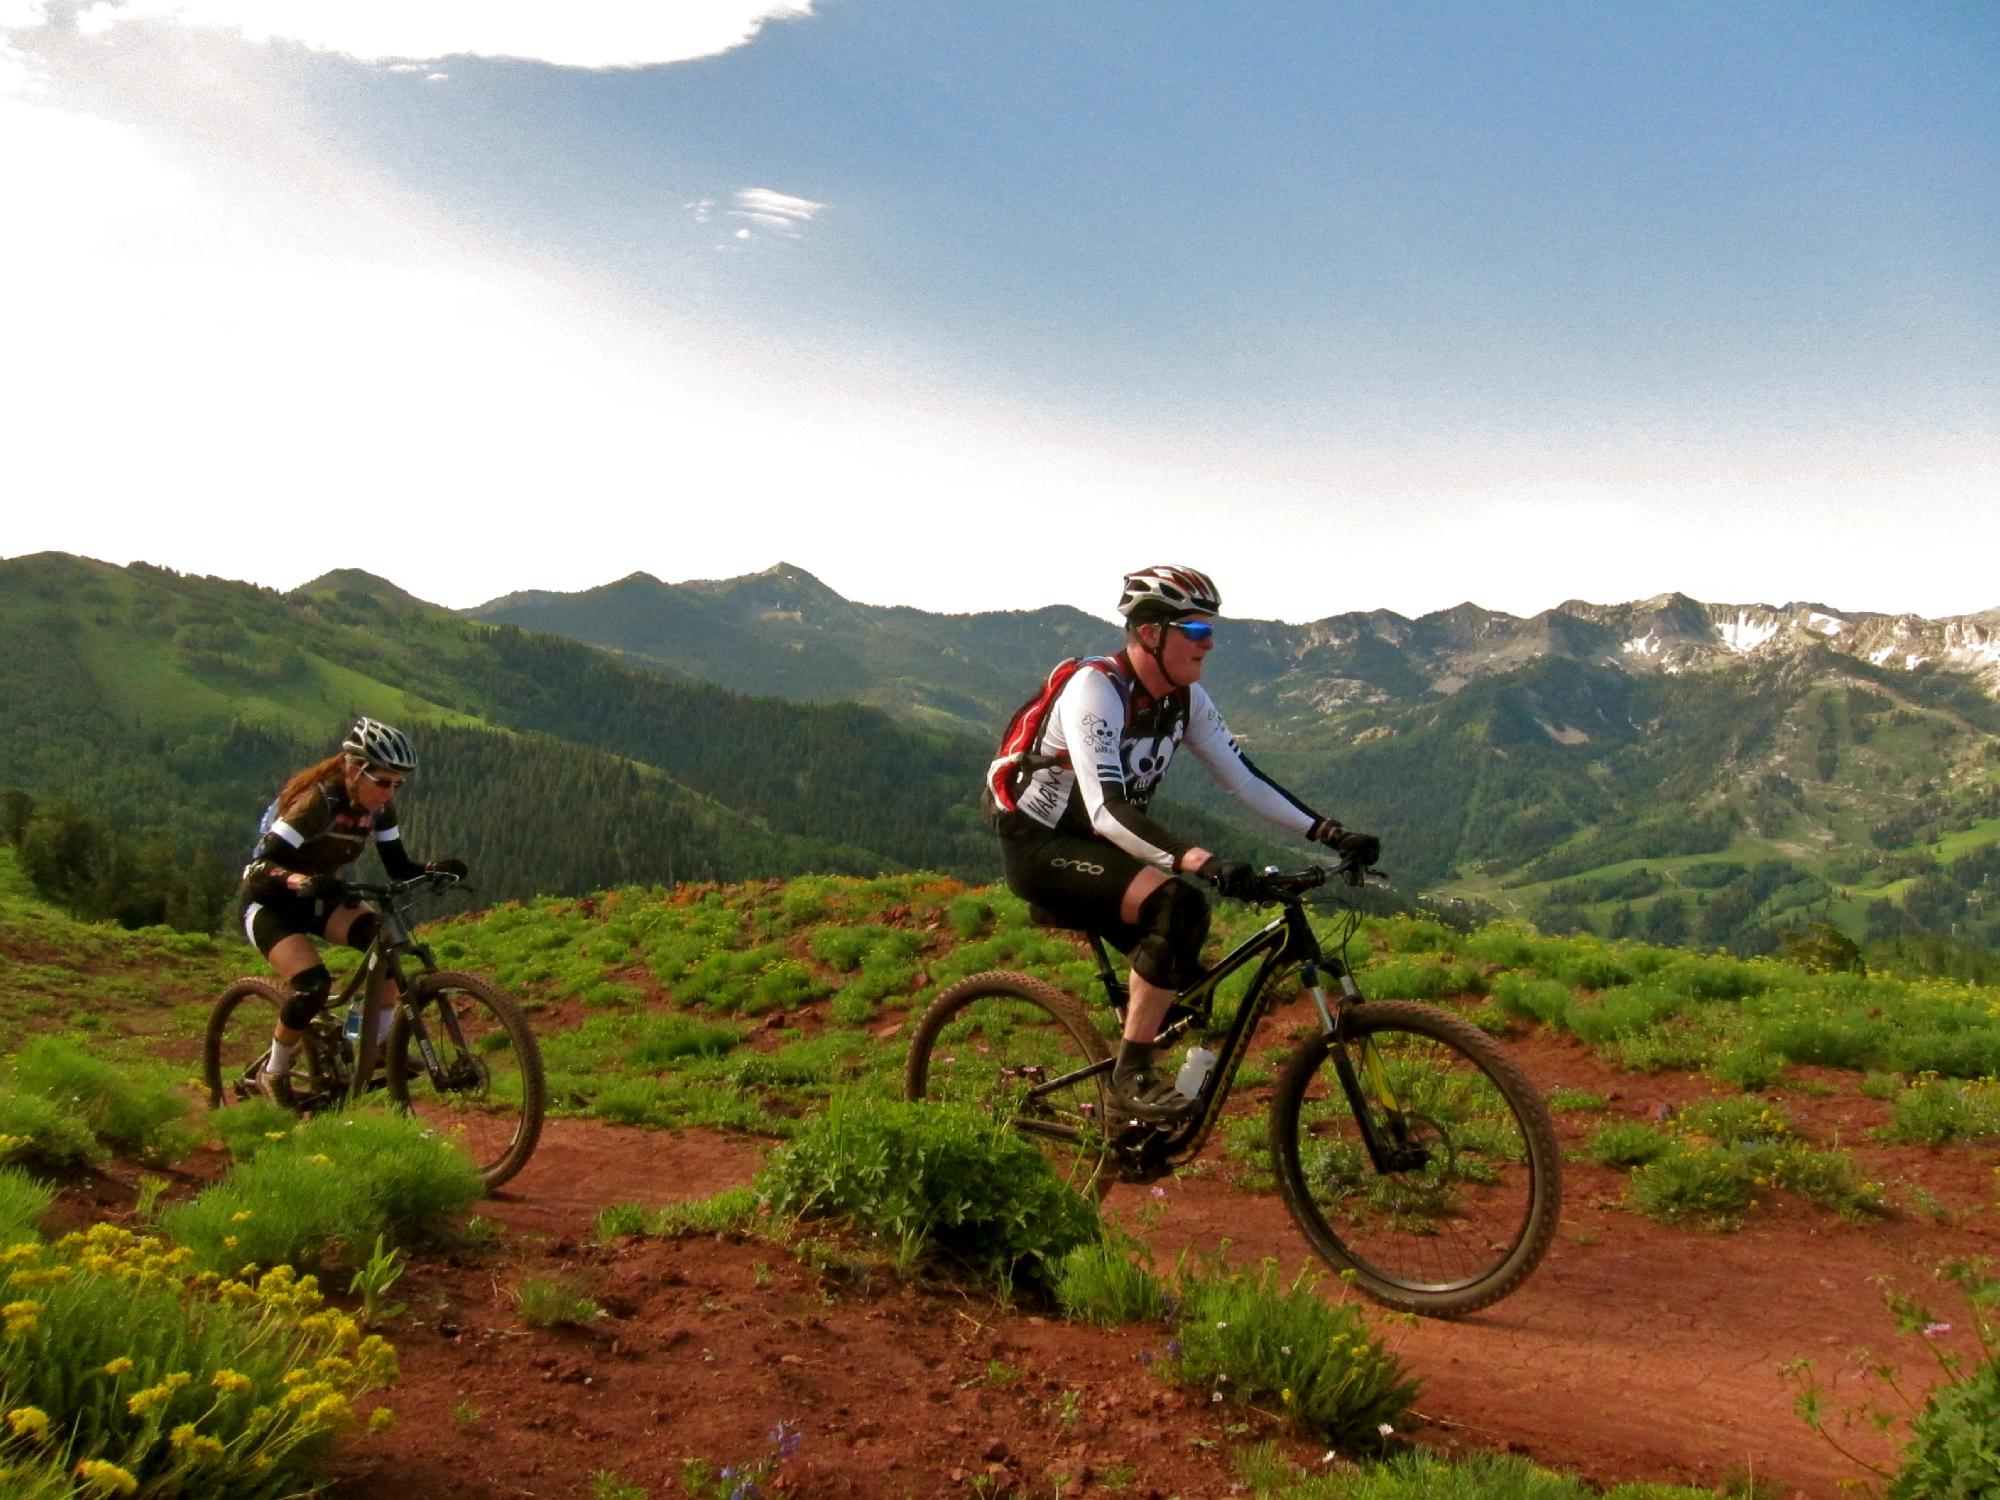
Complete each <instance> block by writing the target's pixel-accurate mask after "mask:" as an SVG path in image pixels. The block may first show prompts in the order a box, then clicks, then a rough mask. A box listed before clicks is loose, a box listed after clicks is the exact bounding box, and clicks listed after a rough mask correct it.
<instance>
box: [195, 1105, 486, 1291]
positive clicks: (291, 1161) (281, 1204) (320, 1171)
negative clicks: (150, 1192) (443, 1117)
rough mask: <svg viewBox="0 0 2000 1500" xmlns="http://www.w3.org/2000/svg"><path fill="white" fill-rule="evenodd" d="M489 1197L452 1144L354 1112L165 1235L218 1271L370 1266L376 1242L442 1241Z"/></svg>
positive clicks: (278, 1146)
mask: <svg viewBox="0 0 2000 1500" xmlns="http://www.w3.org/2000/svg"><path fill="white" fill-rule="evenodd" d="M482 1191H483V1190H482V1188H481V1185H480V1182H479V1178H478V1175H477V1173H475V1172H474V1171H473V1169H472V1164H471V1163H470V1162H469V1161H467V1160H466V1158H465V1156H464V1155H463V1153H461V1152H460V1151H458V1150H457V1148H455V1147H453V1146H452V1145H450V1144H449V1143H448V1142H446V1141H444V1140H442V1139H440V1138H437V1137H435V1136H432V1135H430V1134H429V1132H426V1131H424V1130H423V1129H422V1128H421V1127H420V1126H419V1125H418V1124H417V1123H416V1122H415V1121H414V1120H412V1119H409V1118H407V1117H405V1116H402V1115H398V1114H393V1113H388V1112H385V1111H379V1110H373V1109H358V1110H354V1111H352V1112H349V1113H343V1114H326V1115H320V1116H317V1117H315V1118H314V1119H311V1120H308V1121H306V1122H304V1123H303V1124H297V1125H295V1126H294V1127H293V1128H291V1129H290V1130H288V1131H287V1132H285V1133H284V1134H283V1135H282V1136H281V1137H280V1139H278V1140H276V1141H271V1142H269V1143H268V1144H266V1145H264V1146H263V1147H262V1148H261V1149H259V1150H258V1151H257V1152H256V1154H255V1155H254V1156H253V1157H251V1158H250V1159H249V1160H246V1161H240V1162H239V1163H238V1164H237V1165H236V1166H234V1167H232V1168H231V1169H230V1171H229V1173H228V1175H227V1176H225V1177H224V1178H223V1179H222V1181H220V1182H218V1183H217V1184H216V1185H215V1186H213V1187H211V1188H208V1189H207V1190H205V1191H204V1192H203V1193H202V1194H201V1195H200V1196H199V1197H197V1198H195V1199H194V1200H193V1201H192V1202H189V1203H184V1204H179V1205H176V1206H175V1207H173V1208H170V1209H168V1210H167V1211H166V1212H165V1213H164V1214H162V1215H161V1216H160V1225H161V1227H162V1228H163V1229H164V1230H165V1231H166V1232H167V1234H168V1235H170V1236H171V1237H172V1238H173V1239H174V1240H175V1241H176V1242H178V1243H179V1244H182V1245H184V1246H187V1247H188V1248H189V1249H190V1250H191V1251H192V1252H193V1254H194V1256H195V1259H196V1261H197V1263H199V1264H200V1265H203V1266H205V1267H207V1268H209V1269H211V1270H215V1271H228V1270H233V1269H235V1268H236V1267H239V1266H242V1265H243V1264H245V1263H246V1262H254V1263H256V1264H258V1265H264V1266H275V1265H280V1264H284V1265H297V1266H315V1267H326V1266H332V1265H338V1264H343V1263H347V1262H354V1261H355V1258H356V1257H365V1256H366V1254H367V1249H368V1246H369V1245H371V1244H373V1243H374V1242H375V1241H376V1239H377V1237H378V1236H379V1237H381V1238H382V1239H383V1240H384V1241H385V1242H386V1243H388V1244H395V1245H403V1246H407V1245H411V1244H416V1243H421V1242H423V1241H425V1240H427V1239H434V1238H436V1237H437V1236H438V1235H440V1234H441V1233H442V1232H443V1231H444V1230H445V1229H447V1228H448V1227H449V1226H450V1225H451V1224H452V1223H453V1222H454V1221H455V1220H456V1219H457V1217H458V1216H459V1215H460V1214H462V1213H463V1212H464V1211H465V1210H466V1209H467V1208H468V1207H470V1206H471V1204H472V1203H473V1202H475V1201H476V1200H477V1199H478V1198H479V1197H480V1196H481V1194H482Z"/></svg>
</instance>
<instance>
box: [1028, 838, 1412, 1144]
mask: <svg viewBox="0 0 2000 1500" xmlns="http://www.w3.org/2000/svg"><path fill="white" fill-rule="evenodd" d="M1337 873H1338V872H1337ZM1323 878H1324V876H1323V873H1322V872H1320V871H1314V872H1313V873H1312V884H1318V883H1320V881H1321V880H1322V879H1323ZM1309 888H1310V886H1308V885H1304V884H1301V888H1300V889H1298V890H1293V891H1289V892H1287V893H1286V894H1285V895H1284V896H1283V897H1282V898H1281V899H1282V900H1283V902H1284V906H1283V910H1281V911H1280V912H1279V913H1278V915H1277V916H1275V917H1273V918H1272V919H1271V921H1270V922H1268V923H1266V924H1265V925H1264V926H1263V927H1261V928H1259V929H1258V930H1257V931H1256V932H1254V933H1252V934H1251V935H1250V936H1249V937H1247V938H1245V939H1244V940H1243V941H1242V942H1241V943H1239V944H1237V946H1236V947H1235V948H1233V949H1232V950H1231V951H1230V952H1228V953H1227V954H1225V955H1224V956H1223V957H1222V958H1221V959H1219V960H1217V962H1216V963H1215V964H1214V965H1212V966H1211V967H1210V968H1208V969H1207V970H1205V971H1204V972H1203V973H1202V975H1201V977H1200V978H1199V979H1197V980H1196V981H1195V982H1194V983H1193V984H1191V985H1189V986H1188V988H1187V989H1186V990H1184V991H1182V993H1181V995H1180V997H1179V999H1178V1000H1177V1001H1176V1002H1175V1004H1174V1007H1173V1009H1172V1010H1170V1011H1169V1012H1168V1013H1167V1021H1166V1024H1164V1025H1163V1026H1162V1027H1161V1029H1160V1035H1159V1039H1158V1045H1162V1046H1164V1045H1166V1044H1170V1043H1172V1042H1174V1041H1176V1040H1178V1039H1179V1038H1180V1037H1182V1036H1184V1035H1185V1034H1186V1033H1187V1031H1188V1030H1189V1028H1190V1027H1192V1026H1193V1024H1194V1023H1195V1021H1197V1020H1202V1021H1206V1020H1207V1019H1208V1018H1209V1017H1210V1016H1212V1015H1213V1014H1214V1008H1215V995H1216V991H1217V990H1218V989H1219V988H1220V986H1221V984H1222V982H1223V981H1224V980H1226V979H1228V978H1229V977H1230V976H1231V975H1233V974H1235V973H1237V972H1238V971H1239V970H1241V969H1242V968H1244V967H1245V966H1246V965H1248V964H1250V963H1252V962H1255V961H1259V960H1261V962H1260V963H1259V967H1258V969H1257V972H1256V973H1255V974H1254V975H1253V976H1252V977H1251V980H1250V987H1249V989H1248V990H1246V991H1245V992H1244V996H1243V1001H1242V1003H1241V1004H1240V1005H1239V1006H1237V1008H1236V1014H1235V1016H1234V1017H1233V1018H1232V1019H1231V1020H1230V1023H1229V1029H1228V1030H1227V1031H1226V1032H1224V1033H1223V1036H1222V1039H1221V1041H1220V1043H1219V1045H1218V1046H1217V1049H1216V1060H1215V1066H1214V1067H1213V1068H1211V1069H1210V1070H1209V1075H1208V1077H1207V1078H1205V1079H1204V1080H1203V1081H1202V1086H1201V1091H1200V1093H1199V1094H1198V1095H1197V1097H1198V1098H1199V1099H1200V1100H1201V1107H1200V1109H1198V1110H1197V1111H1196V1112H1195V1113H1194V1115H1193V1116H1192V1117H1190V1118H1189V1119H1187V1120H1183V1121H1178V1122H1175V1123H1173V1124H1170V1125H1143V1124H1135V1125H1134V1126H1133V1127H1131V1128H1130V1129H1127V1130H1125V1131H1123V1132H1121V1133H1120V1135H1119V1137H1118V1139H1117V1141H1116V1147H1117V1154H1118V1157H1119V1159H1120V1161H1121V1163H1122V1165H1123V1166H1124V1167H1125V1169H1126V1172H1127V1174H1128V1175H1130V1176H1134V1177H1136V1178H1137V1179H1138V1180H1141V1181H1148V1180H1151V1179H1152V1178H1154V1177H1158V1176H1161V1175H1163V1174H1164V1173H1166V1172H1168V1171H1171V1170H1172V1169H1173V1168H1174V1167H1176V1166H1178V1165H1179V1164H1180V1163H1182V1162H1184V1161H1187V1160H1189V1159H1190V1158H1192V1157H1193V1156H1195V1155H1196V1154H1198V1153H1199V1152H1200V1150H1201V1148H1202V1147H1203V1146H1204V1145H1205V1144H1206V1143H1207V1141H1208V1137H1209V1135H1210V1134H1211V1133H1212V1132H1213V1130H1214V1129H1215V1124H1216V1122H1217V1121H1218V1120H1219V1119H1220V1118H1221V1116H1222V1106H1223V1104H1224V1102H1225V1101H1226V1100H1227V1099H1228V1097H1229V1092H1230V1090H1231V1088H1233V1087H1234V1085H1235V1081H1236V1073H1237V1070H1238V1069H1239V1068H1240V1067H1242V1065H1243V1061H1244V1059H1245V1058H1246V1057H1248V1056H1249V1053H1250V1041H1251V1038H1252V1037H1253V1036H1254V1035H1255V1034H1256V1031H1257V1028H1258V1026H1259V1024H1261V1022H1262V1021H1263V1019H1264V1017H1265V1015H1266V1014H1268V1013H1269V1011H1270V1010H1271V1008H1272V1006H1273V1005H1274V1004H1275V1003H1276V996H1277V993H1278V982H1279V981H1280V980H1281V979H1282V978H1284V977H1285V976H1286V975H1287V974H1288V973H1289V972H1290V971H1292V970H1293V969H1296V970H1297V971H1298V974H1299V978H1300V981H1301V983H1302V984H1303V985H1304V987H1305V990H1306V992H1307V993H1308V994H1309V995H1311V996H1312V1000H1313V1005H1314V1007H1315V1008H1316V1009H1317V1010H1318V1012H1319V1018H1320V1024H1321V1025H1322V1026H1323V1027H1324V1028H1325V1031H1326V1034H1327V1036H1328V1037H1329V1038H1331V1039H1332V1040H1333V1042H1334V1044H1335V1046H1334V1050H1333V1061H1334V1070H1335V1073H1336V1075H1337V1076H1338V1078H1339V1079H1340V1084H1341V1088H1342V1091H1343V1092H1344V1093H1345V1094H1346V1096H1347V1102H1348V1107H1349V1108H1350V1109H1351V1110H1352V1111H1353V1112H1354V1118H1355V1121H1356V1123H1357V1125H1358V1126H1359V1128H1360V1131H1361V1135H1362V1138H1363V1140H1364V1142H1365V1143H1366V1145H1367V1149H1368V1153H1369V1156H1370V1157H1371V1158H1372V1159H1373V1160H1374V1163H1375V1166H1376V1169H1377V1170H1378V1171H1385V1172H1386V1171H1400V1170H1408V1169H1411V1168H1414V1167H1420V1166H1422V1165H1423V1164H1424V1161H1425V1159H1426V1158H1425V1155H1424V1152H1423V1150H1422V1148H1421V1147H1417V1146H1413V1145H1412V1144H1411V1143H1410V1141H1409V1140H1408V1138H1407V1134H1406V1131H1405V1130H1404V1128H1403V1122H1402V1113H1401V1109H1400V1106H1399V1104H1398V1102H1397V1100H1396V1097H1395V1092H1394V1090H1393V1089H1392V1088H1391V1086H1390V1084H1389V1080H1388V1078H1387V1076H1386V1075H1385V1074H1384V1073H1383V1071H1382V1066H1381V1062H1380V1060H1379V1059H1378V1058H1377V1057H1376V1056H1375V1054H1374V1050H1373V1049H1372V1048H1369V1049H1367V1050H1366V1051H1365V1053H1364V1055H1363V1062H1362V1068H1361V1070H1359V1071H1357V1070H1356V1068H1355V1066H1354V1060H1353V1058H1352V1057H1351V1056H1350V1055H1349V1054H1348V1050H1347V1048H1346V1047H1345V1046H1344V1045H1341V1042H1342V1040H1343V1038H1342V1035H1341V1030H1342V1028H1341V1018H1342V1016H1343V1015H1344V1014H1345V1012H1346V1008H1347V1007H1348V1006H1350V1005H1358V1004H1361V1003H1363V999H1362V995H1361V991H1360V989H1359V988H1358V987H1357V986H1356V985H1355V983H1354V976H1353V974H1352V972H1351V971H1350V970H1349V969H1348V966H1347V962H1346V960H1345V958H1344V957H1342V956H1339V955H1333V956H1329V955H1327V954H1326V953H1324V952H1323V951H1322V949H1321V946H1320V941H1319V934H1318V933H1316V932H1314V931H1313V928H1312V924H1311V922H1310V921H1309V920H1308V919H1307V917H1306V912H1305V903H1304V901H1303V900H1302V899H1301V898H1302V896H1303V892H1304V890H1305V889H1309ZM1085 936H1086V937H1088V938H1089V941H1090V947H1091V951H1092V953H1093V954H1094V955H1095V957H1096V959H1097V968H1098V977H1099V978H1100V980H1101V981H1102V982H1103V984H1104V987H1105V992H1106V994H1107V995H1108V996H1109V997H1110V998H1111V1001H1112V1004H1113V1006H1114V1008H1115V1009H1116V1010H1117V1012H1118V1015H1119V1017H1120V1019H1121V1020H1122V1019H1123V1017H1124V1014H1125V1001H1126V999H1127V991H1126V986H1125V985H1124V983H1122V982H1121V981H1120V980H1119V979H1118V977H1117V974H1116V972H1115V971H1114V969H1113V968H1112V964H1111V957H1110V955H1109V954H1108V953H1107V952H1106V951H1105V948H1104V941H1103V939H1102V938H1100V937H1099V936H1098V935H1097V934H1095V933H1087V934H1085ZM1328 981H1331V983H1332V985H1333V986H1334V990H1335V993H1334V994H1333V995H1332V996H1331V997H1329V995H1328V991H1327V984H1328ZM1111 1067H1112V1063H1111V1061H1110V1060H1108V1059H1107V1060H1106V1061H1104V1062H1100V1063H1095V1064H1092V1065H1091V1066H1090V1067H1088V1068H1084V1069H1080V1070H1078V1071H1077V1072H1076V1073H1072V1074H1069V1075H1066V1076H1065V1077H1063V1078H1060V1079H1055V1080H1052V1081H1051V1082H1050V1083H1049V1084H1047V1085H1044V1087H1045V1088H1048V1089H1051V1090H1053V1089H1055V1088H1059V1087H1063V1086H1066V1085H1068V1084H1070V1083H1073V1082H1074V1081H1075V1080H1076V1079H1078V1078H1081V1077H1089V1076H1092V1075H1094V1074H1098V1073H1103V1072H1108V1071H1109V1070H1110V1068H1111ZM1364 1072H1365V1073H1366V1074H1367V1079H1366V1083H1367V1087H1366V1088H1364V1087H1363V1078H1362V1076H1361V1075H1362V1073H1364ZM1371 1096H1372V1098H1373V1099H1374V1100H1375V1101H1376V1107H1371V1106H1370V1103H1369V1100H1370V1097H1371ZM1385 1118H1386V1119H1387V1120H1388V1121H1389V1122H1391V1126H1390V1133H1391V1134H1392V1135H1394V1136H1395V1137H1397V1138H1396V1139H1394V1140H1385V1139H1384V1138H1383V1131H1382V1129H1381V1121H1382V1120H1383V1119H1385Z"/></svg>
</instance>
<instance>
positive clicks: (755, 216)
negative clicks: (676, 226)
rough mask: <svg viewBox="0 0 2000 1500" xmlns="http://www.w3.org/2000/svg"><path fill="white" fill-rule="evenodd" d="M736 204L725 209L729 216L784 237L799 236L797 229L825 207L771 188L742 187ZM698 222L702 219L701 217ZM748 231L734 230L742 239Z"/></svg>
mask: <svg viewBox="0 0 2000 1500" xmlns="http://www.w3.org/2000/svg"><path fill="white" fill-rule="evenodd" d="M735 203H736V206H735V207H734V208H732V209H730V210H729V217H730V218H732V219H741V220H743V221H744V223H745V225H746V226H747V225H755V226H756V227H757V228H758V229H764V230H768V231H769V232H771V233H772V234H776V235H781V236H783V237H784V238H785V239H788V240H795V239H798V238H799V237H800V234H799V232H800V230H801V229H803V228H804V226H806V225H807V224H810V223H811V222H812V221H813V219H814V218H815V217H816V216H817V215H818V214H819V211H820V210H821V209H823V208H825V207H826V205H825V204H824V203H815V202H813V201H812V199H810V198H794V197H793V196H792V195H791V194H790V193H780V192H776V191H774V190H772V189H771V188H743V189H740V190H739V191H738V192H737V194H736V198H735ZM699 222H704V223H705V222H706V220H701V221H699ZM750 233H752V231H750V230H748V229H747V228H745V229H738V230H737V238H738V239H742V238H744V237H745V236H746V235H747V234H750Z"/></svg>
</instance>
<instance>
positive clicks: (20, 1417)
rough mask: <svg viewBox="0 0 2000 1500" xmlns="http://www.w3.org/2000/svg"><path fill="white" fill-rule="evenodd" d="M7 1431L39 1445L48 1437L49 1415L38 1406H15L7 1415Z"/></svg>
mask: <svg viewBox="0 0 2000 1500" xmlns="http://www.w3.org/2000/svg"><path fill="white" fill-rule="evenodd" d="M7 1430H8V1431H9V1432H11V1433H13V1434H14V1436H15V1437H24V1438H28V1439H29V1440H31V1441H33V1442H37V1443H39V1442H40V1441H41V1440H42V1439H43V1438H45V1437H47V1436H48V1435H49V1414H48V1413H47V1412H45V1411H43V1410H42V1409H41V1408H40V1407H39V1406H17V1407H15V1408H14V1409H13V1410H12V1411H10V1412H8V1413H7Z"/></svg>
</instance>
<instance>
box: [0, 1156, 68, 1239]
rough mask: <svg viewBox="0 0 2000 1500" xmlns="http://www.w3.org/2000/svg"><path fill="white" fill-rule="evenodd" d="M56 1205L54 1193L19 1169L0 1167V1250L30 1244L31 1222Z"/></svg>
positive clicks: (33, 1230)
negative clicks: (20, 1243)
mask: <svg viewBox="0 0 2000 1500" xmlns="http://www.w3.org/2000/svg"><path fill="white" fill-rule="evenodd" d="M55 1201H56V1190H55V1189H54V1188H52V1187H49V1186H47V1185H46V1184H44V1183H40V1182H37V1181H35V1179H34V1178H32V1177H30V1176H29V1175H28V1174H27V1173H26V1172H23V1171H22V1170H21V1169H20V1168H19V1167H0V1247H5V1246H7V1245H12V1244H16V1243H18V1242H19V1241H21V1240H32V1239H34V1238H35V1237H36V1236H35V1220H37V1219H39V1218H40V1217H41V1216H42V1215H43V1214H45V1213H47V1212H48V1208H49V1205H50V1204H51V1203H53V1202H55Z"/></svg>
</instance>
